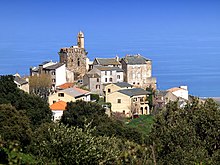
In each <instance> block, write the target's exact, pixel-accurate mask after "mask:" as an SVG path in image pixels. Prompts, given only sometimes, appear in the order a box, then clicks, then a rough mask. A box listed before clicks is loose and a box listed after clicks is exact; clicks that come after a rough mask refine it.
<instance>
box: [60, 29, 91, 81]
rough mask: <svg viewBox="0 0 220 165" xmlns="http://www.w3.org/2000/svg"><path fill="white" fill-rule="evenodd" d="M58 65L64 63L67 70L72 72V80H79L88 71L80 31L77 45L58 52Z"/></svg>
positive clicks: (82, 36)
mask: <svg viewBox="0 0 220 165" xmlns="http://www.w3.org/2000/svg"><path fill="white" fill-rule="evenodd" d="M58 54H59V56H60V63H65V64H66V67H67V69H68V70H70V71H72V72H74V79H75V80H79V79H82V77H83V76H84V75H85V73H86V72H87V70H88V61H89V60H88V58H87V52H86V50H85V45H84V34H83V33H82V32H81V31H80V32H79V33H78V36H77V45H76V46H71V47H63V48H61V49H60V51H59V53H58Z"/></svg>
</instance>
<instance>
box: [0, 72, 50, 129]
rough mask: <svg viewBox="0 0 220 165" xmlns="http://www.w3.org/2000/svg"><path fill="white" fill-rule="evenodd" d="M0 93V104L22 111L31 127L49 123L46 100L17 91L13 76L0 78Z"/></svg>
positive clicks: (48, 110)
mask: <svg viewBox="0 0 220 165" xmlns="http://www.w3.org/2000/svg"><path fill="white" fill-rule="evenodd" d="M0 93H1V95H0V104H11V105H12V106H14V107H15V109H16V110H18V111H20V110H21V111H23V112H24V113H25V114H26V115H27V116H28V118H29V119H30V121H31V124H32V127H36V126H37V125H40V124H41V123H42V122H50V121H51V116H52V112H51V111H50V109H49V105H48V103H47V102H46V100H43V99H42V98H40V97H38V96H35V95H30V94H28V93H25V92H24V91H22V90H20V89H18V88H17V86H16V84H15V83H14V78H13V76H11V75H9V76H0Z"/></svg>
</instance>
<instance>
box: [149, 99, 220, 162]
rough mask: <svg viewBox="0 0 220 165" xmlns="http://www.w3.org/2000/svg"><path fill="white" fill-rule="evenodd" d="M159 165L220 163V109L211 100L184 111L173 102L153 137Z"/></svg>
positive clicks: (186, 108)
mask: <svg viewBox="0 0 220 165" xmlns="http://www.w3.org/2000/svg"><path fill="white" fill-rule="evenodd" d="M150 139H151V140H152V143H151V145H152V146H154V149H155V152H156V160H157V161H158V163H159V164H196V163H197V164H201V163H203V164H219V162H220V109H219V107H218V106H217V104H216V103H215V102H214V101H213V100H211V99H208V100H206V101H205V103H203V104H199V103H198V100H194V101H193V102H192V103H191V104H188V105H187V106H186V107H185V108H184V109H180V108H178V106H177V103H176V102H174V103H169V104H168V105H167V108H166V110H165V111H163V112H162V113H160V114H159V115H158V116H157V117H156V122H155V124H154V126H153V129H152V132H151V134H150Z"/></svg>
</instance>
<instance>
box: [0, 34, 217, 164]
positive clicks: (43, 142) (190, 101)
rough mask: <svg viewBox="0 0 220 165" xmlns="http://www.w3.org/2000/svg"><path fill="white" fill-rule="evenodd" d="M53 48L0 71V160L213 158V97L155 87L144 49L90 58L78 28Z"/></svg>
mask: <svg viewBox="0 0 220 165" xmlns="http://www.w3.org/2000/svg"><path fill="white" fill-rule="evenodd" d="M58 54H59V57H60V60H59V62H53V61H45V62H42V63H41V64H38V65H37V66H34V67H30V75H28V76H25V77H21V76H20V75H19V74H15V75H2V76H0V164H118V165H121V164H138V165H139V164H140V165H142V164H143V165H146V164H149V165H152V164H219V160H220V158H219V153H220V144H219V141H220V138H219V137H220V131H219V128H220V122H219V119H220V108H219V105H218V104H216V103H215V101H214V100H213V99H206V100H201V99H198V98H194V97H193V96H191V95H189V94H188V89H187V86H180V87H173V88H170V89H167V90H159V89H157V79H156V78H155V77H153V75H152V60H150V59H148V58H147V57H144V55H140V54H134V55H125V56H124V57H118V56H116V57H112V58H98V57H96V58H95V59H94V60H93V61H90V60H89V59H88V57H87V54H88V53H87V51H86V49H85V44H84V34H83V33H82V32H79V33H78V36H77V44H76V46H71V47H63V48H61V49H60V51H59V53H58ZM19 88H20V89H21V90H20V89H19ZM24 91H25V92H24ZM28 93H30V94H28Z"/></svg>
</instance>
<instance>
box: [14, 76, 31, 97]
mask: <svg viewBox="0 0 220 165" xmlns="http://www.w3.org/2000/svg"><path fill="white" fill-rule="evenodd" d="M14 83H15V84H16V85H17V87H18V88H19V89H21V90H23V91H25V92H27V93H29V82H28V81H27V80H25V79H23V78H21V77H20V75H19V74H16V75H14Z"/></svg>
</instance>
